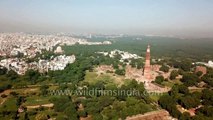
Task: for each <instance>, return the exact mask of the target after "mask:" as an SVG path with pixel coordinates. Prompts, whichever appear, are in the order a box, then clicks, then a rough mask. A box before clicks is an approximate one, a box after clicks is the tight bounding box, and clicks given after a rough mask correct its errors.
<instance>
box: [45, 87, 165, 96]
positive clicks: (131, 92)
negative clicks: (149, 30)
mask: <svg viewBox="0 0 213 120" xmlns="http://www.w3.org/2000/svg"><path fill="white" fill-rule="evenodd" d="M161 94H162V93H158V92H147V91H143V92H140V91H138V90H135V89H128V90H122V89H114V90H103V89H95V88H94V89H78V90H70V89H65V90H60V89H57V90H49V91H48V92H47V95H52V96H63V95H64V96H72V95H76V96H137V97H140V96H148V95H161Z"/></svg>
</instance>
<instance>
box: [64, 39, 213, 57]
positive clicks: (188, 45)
mask: <svg viewBox="0 0 213 120" xmlns="http://www.w3.org/2000/svg"><path fill="white" fill-rule="evenodd" d="M104 40H109V41H111V42H112V44H111V45H89V46H88V45H74V46H64V49H65V51H66V53H67V54H71V53H75V54H83V53H85V54H92V53H94V52H97V51H112V50H114V49H118V50H122V51H127V52H130V53H136V54H138V55H142V56H145V52H146V47H147V45H148V44H150V45H151V54H152V57H153V58H155V57H162V56H164V57H175V58H176V59H177V58H186V57H187V58H192V59H196V60H198V61H208V60H211V59H213V53H212V51H213V48H212V46H213V41H212V40H211V39H207V38H203V39H179V38H172V37H151V36H149V37H148V36H126V37H118V38H111V39H108V38H104V37H103V38H102V37H98V38H91V41H104Z"/></svg>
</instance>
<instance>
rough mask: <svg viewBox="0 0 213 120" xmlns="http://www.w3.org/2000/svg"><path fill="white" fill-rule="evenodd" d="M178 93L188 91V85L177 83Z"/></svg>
mask: <svg viewBox="0 0 213 120" xmlns="http://www.w3.org/2000/svg"><path fill="white" fill-rule="evenodd" d="M178 87H179V89H178V90H179V93H182V94H188V93H189V89H188V87H186V86H185V85H179V86H178Z"/></svg>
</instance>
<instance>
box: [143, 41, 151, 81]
mask: <svg viewBox="0 0 213 120" xmlns="http://www.w3.org/2000/svg"><path fill="white" fill-rule="evenodd" d="M143 74H144V77H145V78H146V79H147V80H150V79H151V65H150V45H148V46H147V50H146V61H145V66H144V73H143Z"/></svg>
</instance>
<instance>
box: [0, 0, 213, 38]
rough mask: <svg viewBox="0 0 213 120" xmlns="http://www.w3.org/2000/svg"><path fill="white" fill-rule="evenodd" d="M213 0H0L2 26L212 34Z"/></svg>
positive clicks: (24, 29) (8, 29)
mask: <svg viewBox="0 0 213 120" xmlns="http://www.w3.org/2000/svg"><path fill="white" fill-rule="evenodd" d="M211 13H213V1H211V0H203V1H201V0H197V1H194V0H188V1H183V0H163V1H160V0H135V1H130V0H116V1H114V0H107V1H103V0H102V1H100V0H90V1H83V0H60V1H59V0H46V1H42V0H36V1H33V0H31V1H28V0H21V1H15V0H7V1H3V0H1V1H0V14H1V16H0V26H1V27H0V32H40V33H42V32H44V33H45V32H47V33H51V32H67V33H89V34H90V33H91V34H96V33H102V34H143V35H167V36H178V37H213V34H212V33H213V15H212V14H211Z"/></svg>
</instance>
